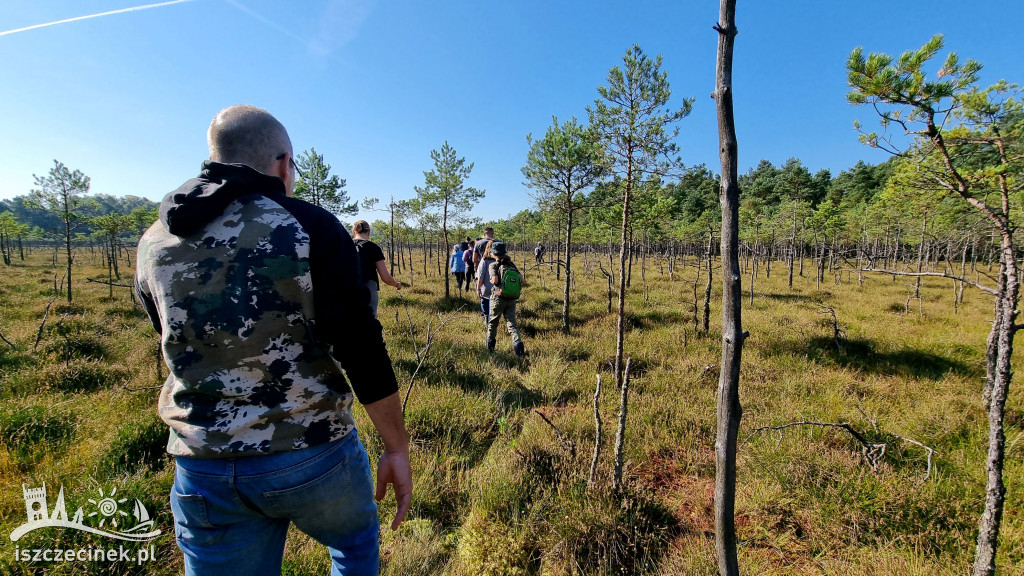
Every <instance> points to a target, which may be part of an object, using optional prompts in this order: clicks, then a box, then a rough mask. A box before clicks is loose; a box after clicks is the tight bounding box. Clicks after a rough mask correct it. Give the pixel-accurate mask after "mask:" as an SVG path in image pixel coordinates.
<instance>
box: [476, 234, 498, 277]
mask: <svg viewBox="0 0 1024 576" xmlns="http://www.w3.org/2000/svg"><path fill="white" fill-rule="evenodd" d="M493 240H494V228H492V227H490V226H488V227H486V228H484V237H483V238H477V239H476V246H474V247H473V267H474V268H475V267H479V266H480V261H481V260H483V259H484V250H485V249H486V247H487V243H488V242H491V241H493Z"/></svg>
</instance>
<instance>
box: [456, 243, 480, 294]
mask: <svg viewBox="0 0 1024 576" xmlns="http://www.w3.org/2000/svg"><path fill="white" fill-rule="evenodd" d="M459 248H460V249H461V250H462V263H463V264H464V265H465V268H466V292H469V289H470V286H472V285H473V281H474V280H475V279H476V271H475V270H474V268H473V246H472V245H471V244H470V243H469V242H463V243H462V244H461V245H460V246H459Z"/></svg>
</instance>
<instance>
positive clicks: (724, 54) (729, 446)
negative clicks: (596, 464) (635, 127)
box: [715, 0, 746, 576]
mask: <svg viewBox="0 0 1024 576" xmlns="http://www.w3.org/2000/svg"><path fill="white" fill-rule="evenodd" d="M735 15H736V0H721V10H720V15H719V21H718V25H717V26H715V29H716V30H717V31H718V59H717V66H716V74H715V107H716V108H717V111H718V141H719V146H718V154H719V157H720V158H721V160H722V190H721V194H720V195H719V198H720V199H721V204H722V369H721V371H720V373H719V378H718V428H717V431H716V434H715V553H716V556H717V558H718V573H719V574H720V575H721V576H738V575H739V573H740V570H739V561H738V559H737V557H736V522H735V513H736V437H737V435H738V434H739V428H740V418H741V417H742V414H743V409H742V407H741V406H740V357H741V353H742V351H743V339H744V338H745V337H746V335H745V334H744V333H743V327H742V323H741V321H740V320H741V309H742V306H743V302H742V300H743V294H742V287H741V285H740V284H741V281H740V273H739V262H738V260H739V253H738V249H737V247H738V245H739V195H740V191H739V186H738V185H737V180H738V177H737V164H738V160H737V149H738V146H737V143H736V125H735V121H734V118H733V111H732V51H733V42H734V41H735V39H736V26H735V24H734V22H733V21H734V18H735Z"/></svg>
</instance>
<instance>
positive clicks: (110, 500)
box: [89, 487, 128, 528]
mask: <svg viewBox="0 0 1024 576" xmlns="http://www.w3.org/2000/svg"><path fill="white" fill-rule="evenodd" d="M116 494H117V487H115V488H114V489H113V490H111V491H110V495H109V496H104V495H103V488H100V497H99V501H96V500H93V499H92V498H90V499H89V503H90V504H92V505H93V506H96V507H97V508H98V509H99V511H98V512H90V513H89V517H90V518H92V517H93V516H97V515H102V516H103V518H100V528H103V524H105V523H106V521H107V519H108V518H109V519H110V525H111V526H113V527H114V528H117V516H118V514H120V515H121V516H125V517H127V516H128V513H127V512H124V511H122V510H119V509H118V504H124V503H125V502H127V501H128V499H127V498H121V499H120V500H115V499H114V496H115V495H116Z"/></svg>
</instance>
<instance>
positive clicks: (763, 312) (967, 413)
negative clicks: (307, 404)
mask: <svg viewBox="0 0 1024 576" xmlns="http://www.w3.org/2000/svg"><path fill="white" fill-rule="evenodd" d="M702 246H704V245H703V244H701V245H695V246H693V247H692V248H693V249H694V250H695V251H696V250H699V249H700V247H702ZM531 247H532V245H527V246H525V247H523V246H520V247H519V248H520V249H519V250H518V251H516V252H513V258H514V259H515V260H516V261H517V262H525V261H527V259H532V253H529V252H528V250H524V249H523V248H526V249H529V248H531ZM592 248H594V250H593V251H591V250H585V251H583V254H582V255H581V256H580V264H579V272H578V274H577V276H576V280H575V283H574V285H573V288H572V290H573V302H574V313H573V319H572V323H571V332H570V334H565V333H563V332H562V330H561V328H562V321H561V289H562V287H561V284H560V282H558V281H557V280H556V278H555V270H554V267H553V266H551V265H550V263H548V264H545V265H543V266H540V267H536V266H533V265H531V266H530V269H529V271H528V272H527V286H526V289H525V290H524V295H523V297H522V301H521V305H520V314H519V315H520V325H521V328H522V330H523V332H524V336H525V338H526V343H527V349H528V351H529V356H528V357H527V359H525V360H523V361H520V360H518V359H516V358H515V356H514V355H513V354H512V351H511V349H510V348H509V344H508V340H507V339H506V340H501V341H500V342H502V343H504V348H503V347H502V346H501V345H499V347H498V350H497V352H496V353H495V354H494V355H493V356H492V355H488V353H487V352H486V349H485V348H484V343H483V327H482V322H481V320H480V316H479V315H478V314H477V312H476V309H477V302H476V300H475V299H470V298H468V297H467V298H460V297H459V295H458V294H456V295H455V296H454V297H453V298H449V299H446V298H444V295H443V292H444V285H443V282H442V279H441V278H440V277H439V276H438V275H437V270H436V268H435V267H434V266H431V265H429V264H430V263H431V261H430V258H429V254H428V259H427V262H428V266H427V268H426V269H424V268H423V260H422V258H421V256H420V254H419V253H418V252H419V249H418V248H417V249H414V251H413V255H414V256H415V258H413V259H412V260H411V261H409V262H410V263H409V264H407V265H408V266H416V267H417V268H416V270H415V274H414V277H415V280H414V281H413V282H412V285H411V286H410V287H409V288H407V289H406V290H403V291H402V292H401V293H400V294H399V293H395V292H390V293H385V295H384V298H383V301H382V304H381V311H380V317H381V320H382V323H383V324H384V329H385V334H386V336H387V339H388V343H389V349H390V351H391V354H392V359H393V361H394V364H395V369H396V372H397V373H398V375H399V381H400V382H401V383H403V388H405V386H406V385H407V384H408V382H409V381H410V378H411V377H412V374H413V373H414V372H415V371H416V368H417V365H418V364H419V359H418V358H417V350H419V351H420V353H422V350H423V348H424V346H425V343H426V338H427V336H428V329H429V330H430V331H434V330H436V328H437V327H438V326H439V324H440V322H441V321H443V320H445V319H448V318H451V320H450V321H449V322H448V323H447V324H446V325H445V327H444V328H443V329H442V330H440V331H438V332H436V333H435V334H434V336H433V338H432V345H431V347H430V350H429V352H428V353H427V355H426V357H425V359H424V360H423V364H422V366H420V368H419V371H418V373H417V375H416V379H415V381H414V382H413V385H412V389H411V393H410V396H409V400H408V405H407V409H406V419H407V423H408V427H409V430H410V432H411V434H412V438H413V441H414V449H413V459H414V467H415V473H416V490H415V495H414V499H413V509H412V514H411V520H410V521H408V522H407V523H406V524H405V525H404V526H403V527H402V529H401V530H399V531H398V532H397V533H391V532H385V533H384V534H383V538H384V548H383V550H384V560H385V573H387V574H396V575H397V574H538V573H545V574H605V573H633V574H643V573H647V574H713V573H715V572H716V568H715V564H714V544H713V538H712V535H711V531H712V522H713V519H712V515H711V505H712V504H711V499H712V494H713V485H714V455H713V439H714V429H715V410H714V405H715V404H714V400H715V387H716V383H717V370H718V361H719V358H718V355H719V340H718V335H717V333H716V331H715V327H714V324H715V323H714V322H711V327H710V329H709V330H704V329H703V328H702V326H701V322H702V316H703V297H704V294H703V287H704V282H705V280H706V278H707V269H706V262H705V259H704V257H703V255H702V254H701V253H699V252H698V253H696V254H692V255H686V254H685V250H682V249H679V248H678V247H677V248H676V250H675V251H674V252H673V251H672V250H669V249H668V248H669V247H668V246H667V245H663V246H658V245H652V246H651V248H652V250H651V252H650V253H649V254H647V255H646V256H645V260H644V261H642V262H640V263H638V268H639V269H638V270H637V272H641V274H640V275H639V276H637V277H634V279H633V287H632V288H631V289H629V290H628V292H627V297H628V303H627V310H628V311H629V312H628V317H627V340H626V342H627V345H626V348H627V355H628V356H629V357H630V358H632V367H631V382H630V386H629V404H628V411H627V418H626V426H625V442H624V470H623V487H622V494H621V495H619V496H616V495H614V494H613V492H612V475H613V468H614V437H615V433H616V428H617V421H618V414H619V406H620V399H621V398H620V394H619V393H618V391H617V390H616V389H615V387H614V385H613V384H611V383H612V382H613V381H614V377H613V373H612V370H613V363H614V357H615V341H614V338H612V337H611V336H612V335H613V334H614V331H615V322H616V319H615V316H614V314H609V312H608V297H607V285H606V280H605V278H604V277H603V275H602V272H601V267H602V266H604V267H605V268H607V254H605V253H604V252H602V251H599V250H598V247H592ZM77 262H78V264H77V266H79V267H80V275H81V276H82V277H83V278H86V277H88V278H93V279H105V277H106V273H107V272H106V270H107V269H106V262H105V259H104V257H103V255H102V252H101V251H100V250H99V249H98V248H93V249H92V250H91V251H90V250H89V249H88V248H85V247H82V248H80V251H79V256H78V260H77ZM746 263H747V267H746V273H748V274H754V276H755V280H756V283H755V285H754V286H755V288H754V290H753V294H752V301H751V302H752V303H745V304H746V305H747V306H746V307H747V314H746V326H747V329H748V330H750V332H751V337H750V339H749V340H748V343H747V354H746V355H745V356H744V359H745V361H744V365H743V382H744V388H743V402H744V406H745V418H744V420H743V426H742V429H741V439H743V443H742V445H741V448H740V451H739V485H738V501H737V526H738V531H739V538H740V548H739V554H740V565H741V566H742V567H743V570H744V571H745V572H747V573H751V574H765V573H794V574H821V573H826V574H865V575H867V574H922V575H923V574H962V573H963V572H964V571H965V570H967V567H968V566H969V565H970V562H971V558H972V553H973V546H974V537H975V534H976V530H977V527H976V525H977V517H978V514H979V511H980V509H981V506H982V503H983V500H984V483H985V474H984V461H985V446H986V435H987V427H986V417H985V412H984V410H983V408H982V406H981V403H980V394H981V388H982V384H983V379H984V374H985V371H984V358H985V346H984V343H985V334H986V332H987V330H988V322H987V320H986V318H987V317H988V316H989V314H990V313H991V298H990V297H988V296H987V295H984V294H981V293H979V292H977V291H974V290H972V289H970V288H968V289H966V290H965V291H963V292H961V291H959V290H957V289H954V287H953V286H951V285H950V284H948V283H947V282H946V281H944V280H940V279H933V278H926V279H924V280H923V281H922V283H921V286H920V287H918V286H917V285H916V281H915V280H914V279H910V280H908V279H904V278H900V277H897V278H895V279H893V277H891V276H870V275H865V276H864V278H863V282H861V280H860V278H859V275H858V274H857V272H856V271H851V270H849V269H842V270H833V271H827V273H826V275H825V279H824V281H821V280H820V279H819V276H818V275H817V270H816V269H814V266H813V262H811V261H809V260H808V261H805V262H804V274H803V275H801V274H800V272H799V270H800V262H799V261H797V262H796V263H795V266H796V272H795V274H794V281H793V288H789V287H788V283H789V281H788V274H787V271H786V268H785V267H784V266H782V265H781V263H780V262H775V263H774V266H773V267H772V272H771V275H770V276H768V273H767V266H766V262H763V261H762V262H760V263H759V264H758V266H757V268H756V270H755V268H754V260H753V258H749V259H747V261H746ZM988 266H989V265H988V264H987V263H985V262H979V263H978V265H977V267H976V269H975V271H974V272H973V273H974V274H979V275H984V274H986V273H989V268H988ZM524 268H525V267H524ZM130 270H131V269H130V267H129V265H128V264H127V263H126V262H123V263H122V274H123V275H128V274H130ZM712 271H713V272H715V273H717V271H715V270H714V266H712ZM396 272H397V273H398V274H400V275H401V276H404V277H405V278H406V279H408V276H409V273H410V272H411V270H409V269H403V268H398V269H397V270H396ZM60 274H62V265H61V264H60V263H58V265H57V266H54V265H53V260H52V258H51V254H50V252H49V251H48V250H47V249H42V248H32V249H30V250H29V253H28V254H27V255H26V261H25V262H24V263H22V262H20V261H18V262H16V263H15V264H14V265H12V266H10V267H7V268H6V269H5V273H4V275H3V276H2V280H0V298H2V299H3V302H4V305H3V316H2V318H0V332H2V334H3V336H4V338H5V339H6V340H7V341H9V342H10V344H8V343H3V342H0V370H2V372H0V377H2V382H3V385H2V389H0V394H2V399H0V400H2V401H0V406H2V409H0V485H2V486H3V487H4V488H3V490H2V491H0V514H2V518H3V523H2V526H0V532H3V533H4V534H8V533H10V532H11V531H12V530H13V529H14V528H15V527H16V526H18V525H20V524H21V523H23V522H24V503H23V500H22V494H21V490H20V486H21V484H25V485H26V486H29V487H32V486H39V485H41V484H42V483H43V482H45V483H46V485H47V486H48V487H54V488H53V489H54V490H55V487H57V486H60V485H63V486H64V489H65V494H66V495H67V498H68V501H69V507H70V508H73V507H76V506H80V505H83V504H85V503H86V499H87V498H94V497H95V496H94V495H95V494H97V493H98V491H99V490H100V489H104V490H106V491H107V492H108V493H109V490H110V488H112V487H114V486H117V487H118V490H119V491H120V492H122V493H124V494H130V495H131V496H132V497H133V498H140V499H141V500H142V501H143V503H144V504H145V505H146V506H147V507H148V508H149V510H150V511H151V512H153V515H154V518H155V519H156V523H157V526H159V527H161V528H162V529H164V531H165V534H164V535H163V536H160V537H159V538H158V539H157V541H156V542H157V545H158V550H159V554H160V556H159V559H158V561H157V562H156V563H154V564H150V565H148V566H143V567H142V568H138V567H134V566H131V565H120V564H119V565H116V566H114V569H116V570H119V571H121V572H123V573H155V574H175V573H177V571H178V570H179V569H180V560H179V556H180V552H179V551H178V550H177V548H176V546H175V544H174V541H173V536H171V534H170V533H171V530H172V523H171V517H170V510H169V508H168V497H167V494H168V491H169V489H170V484H171V480H172V470H173V466H172V464H171V463H170V461H169V460H168V459H167V457H166V456H165V455H164V454H163V446H164V443H165V442H166V433H165V428H164V426H163V425H162V424H161V423H160V422H159V419H158V418H157V417H156V415H155V405H156V395H157V393H158V390H156V389H154V388H152V387H154V386H158V385H159V384H160V383H161V381H162V377H165V376H166V368H165V367H163V366H162V365H161V364H160V363H158V361H157V359H156V357H155V350H156V334H155V332H154V331H153V329H152V327H151V326H150V325H149V322H148V320H147V319H146V318H145V316H144V314H143V313H142V312H141V311H140V309H139V308H138V307H136V306H134V304H133V302H132V300H131V297H130V294H129V292H128V290H127V289H124V288H120V287H115V294H114V297H113V298H111V297H109V296H108V286H106V285H104V284H99V283H83V284H81V287H80V288H79V289H78V290H79V291H78V292H77V293H76V295H75V300H74V304H72V305H67V304H66V303H62V302H61V300H62V299H61V298H57V299H56V300H54V297H55V292H54V276H55V275H56V276H57V282H58V289H59V288H60V286H59V282H60ZM641 276H642V278H641ZM407 283H408V281H407ZM695 286H697V287H698V288H699V290H697V291H696V299H695V296H694V294H695V291H694V287H695ZM915 290H916V293H917V297H915V296H914V294H915ZM717 291H718V288H717V287H716V288H713V289H712V298H711V304H710V305H711V313H712V317H713V318H717V317H718V316H717V314H718V301H719V300H718V298H717V296H718V294H717ZM51 301H52V304H50V306H49V315H48V318H47V320H46V322H45V323H43V322H42V320H43V316H44V315H45V314H46V313H47V306H48V303H51ZM954 302H956V305H955V306H954ZM41 324H42V325H43V327H42V333H41V336H40V337H39V343H38V345H36V344H35V342H36V338H37V335H38V333H39V328H40V325H41ZM410 326H411V328H410ZM12 344H13V345H12ZM598 375H601V376H602V378H603V382H604V384H603V386H602V388H603V390H602V393H601V396H600V397H599V398H598V400H597V406H598V413H599V414H600V417H601V419H602V422H603V426H602V428H603V433H602V440H603V449H602V450H601V453H600V458H599V460H598V463H597V468H596V474H595V476H594V479H593V481H592V482H588V481H589V479H590V469H591V461H592V456H593V449H594V441H595V434H594V433H595V429H596V427H595V420H594V399H593V397H594V391H595V389H596V385H597V376H598ZM404 392H405V390H404V389H403V393H404ZM1022 400H1024V399H1022V396H1021V395H1020V394H1019V393H1014V394H1013V395H1011V398H1010V402H1009V407H1008V409H1007V414H1008V418H1007V421H1008V426H1007V430H1008V438H1009V442H1008V451H1007V469H1006V479H1007V483H1008V500H1007V504H1006V510H1007V512H1006V518H1005V521H1004V527H1003V532H1002V546H1001V549H1000V565H1001V566H1002V567H1003V569H1005V570H1007V573H1010V572H1009V571H1010V570H1011V566H1013V565H1015V564H1018V563H1020V562H1022V561H1024V518H1021V516H1020V512H1021V510H1024V507H1022V502H1021V494H1022V488H1024V486H1022V485H1021V478H1024V469H1022V466H1021V461H1022V460H1021V457H1022V456H1024V442H1021V439H1022V437H1024V401H1022ZM357 416H358V417H359V418H360V424H361V426H360V431H361V433H362V434H363V435H364V440H365V442H366V444H367V446H368V448H369V450H370V451H371V452H375V451H377V450H379V449H380V443H379V441H378V440H377V439H376V438H375V437H374V432H373V427H372V426H370V425H369V422H368V421H367V419H366V418H365V415H364V414H362V413H361V412H358V413H357ZM549 421H550V424H549V423H548V422H549ZM797 421H815V422H822V423H849V424H850V426H851V427H852V428H853V429H854V430H856V431H857V432H858V433H859V434H861V435H862V436H863V437H864V438H865V439H866V440H867V441H868V442H870V443H872V444H874V445H880V444H884V446H885V448H884V453H878V452H877V449H876V453H875V454H874V455H873V456H872V458H873V460H872V461H870V462H869V460H868V459H867V457H866V456H865V454H866V452H865V450H864V446H862V445H861V444H860V443H858V442H857V440H856V439H855V438H854V437H853V436H852V435H851V434H849V433H848V432H847V431H845V430H842V429H834V428H824V427H818V426H800V427H793V428H789V429H784V430H778V431H773V430H765V431H761V432H756V433H755V432H754V431H755V430H756V429H758V428H761V427H765V426H779V425H783V424H787V423H790V422H797ZM904 439H911V440H914V441H917V442H920V443H921V444H923V445H925V446H927V447H929V448H931V449H932V450H934V454H933V455H931V458H930V460H929V452H928V450H926V449H925V448H923V447H921V446H919V445H917V444H914V443H911V442H909V441H907V440H904ZM381 514H382V517H389V515H390V514H393V510H392V509H390V507H389V504H388V503H385V504H384V505H383V506H382V507H381ZM78 534H80V533H73V532H71V531H63V532H62V531H61V530H59V529H48V530H43V531H37V532H34V533H31V534H30V535H29V536H26V537H25V538H23V539H22V540H21V541H19V543H18V544H19V545H20V546H21V547H22V548H25V547H39V546H44V545H47V546H48V545H50V544H54V547H57V545H58V544H59V545H60V547H66V546H65V545H67V546H79V545H86V544H88V543H91V544H95V545H102V544H103V541H102V539H93V540H89V539H88V538H83V537H81V536H79V535H78ZM2 548H3V553H2V554H0V571H2V572H4V573H28V572H30V571H32V570H33V569H34V567H33V565H32V564H26V563H20V562H14V561H13V554H14V552H13V550H14V544H13V543H11V542H9V541H6V538H5V543H4V544H3V545H2ZM327 562H328V559H327V557H326V555H325V554H324V553H323V551H322V550H321V549H320V548H319V547H318V546H317V545H315V544H314V543H311V542H309V541H308V540H307V539H306V538H304V537H303V536H302V535H301V534H299V533H293V534H291V535H290V537H289V545H288V551H287V554H286V560H285V564H286V573H287V574H321V573H324V572H326V571H327ZM111 569H112V568H111V565H109V564H103V565H99V564H88V563H72V564H67V565H60V566H54V567H53V573H64V574H72V573H77V574H89V573H99V572H100V571H108V570H111Z"/></svg>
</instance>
